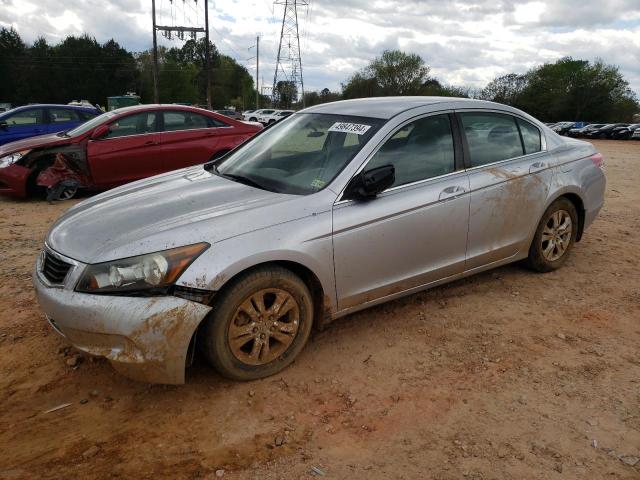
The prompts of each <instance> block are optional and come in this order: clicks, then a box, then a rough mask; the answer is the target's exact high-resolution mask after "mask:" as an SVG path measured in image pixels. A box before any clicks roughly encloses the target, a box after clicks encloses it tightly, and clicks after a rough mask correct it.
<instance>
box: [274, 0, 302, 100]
mask: <svg viewBox="0 0 640 480" xmlns="http://www.w3.org/2000/svg"><path fill="white" fill-rule="evenodd" d="M274 3H275V4H276V5H284V15H283V16H282V30H281V31H280V45H279V46H278V59H277V60H276V71H275V73H274V75H273V90H272V91H271V92H272V93H271V102H272V103H273V106H274V107H278V106H280V105H281V104H284V106H285V107H286V108H289V107H291V103H293V102H295V101H296V100H297V97H298V95H300V96H301V98H302V106H303V107H304V81H303V80H302V57H301V55H300V34H299V32H298V7H299V6H302V7H307V6H308V5H309V2H308V1H306V0H276V1H275V2H274ZM278 84H280V86H278Z"/></svg>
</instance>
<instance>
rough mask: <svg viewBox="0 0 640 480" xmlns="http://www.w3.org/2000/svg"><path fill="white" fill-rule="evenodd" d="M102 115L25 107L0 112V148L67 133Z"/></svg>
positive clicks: (52, 107)
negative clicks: (39, 136) (43, 136)
mask: <svg viewBox="0 0 640 480" xmlns="http://www.w3.org/2000/svg"><path fill="white" fill-rule="evenodd" d="M101 114H102V112H101V111H100V110H99V109H97V108H95V107H88V106H87V107H80V106H72V105H26V106H24V107H18V108H14V109H12V110H9V111H7V112H4V113H0V145H4V144H5V143H9V142H15V141H16V140H22V139H24V138H28V137H35V136H36V135H46V134H49V133H56V132H61V131H63V130H69V129H71V128H74V127H76V126H78V125H80V124H81V123H84V122H86V121H87V120H91V119H92V118H94V117H97V116H98V115H101Z"/></svg>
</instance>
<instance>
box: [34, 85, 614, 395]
mask: <svg viewBox="0 0 640 480" xmlns="http://www.w3.org/2000/svg"><path fill="white" fill-rule="evenodd" d="M604 189H605V176H604V172H603V159H602V156H601V155H600V154H599V153H597V152H596V150H595V149H594V147H593V146H592V145H591V144H590V143H586V142H582V141H578V140H573V139H567V138H563V137H559V136H558V135H556V134H555V133H554V132H552V131H551V130H550V129H549V128H547V127H546V126H544V125H543V124H542V123H540V122H539V121H537V120H536V119H534V118H532V117H530V116H529V115H527V114H526V113H523V112H521V111H519V110H516V109H514V108H511V107H507V106H504V105H499V104H496V103H490V102H484V101H477V100H468V99H455V98H438V97H403V98H371V99H361V100H351V101H343V102H336V103H330V104H324V105H319V106H315V107H312V108H308V109H306V110H303V111H301V112H298V113H295V114H294V115H292V116H290V117H289V118H287V119H286V120H283V121H282V122H279V123H278V124H276V125H275V126H273V127H272V128H269V129H266V130H265V131H263V132H262V133H260V134H259V135H257V136H255V137H254V138H252V139H251V140H250V141H248V142H247V143H245V144H243V145H242V146H240V147H238V148H237V149H236V150H234V151H232V152H231V153H230V154H228V155H226V156H225V157H223V158H221V159H218V160H216V161H215V162H212V163H208V164H205V165H202V166H196V167H192V168H188V169H184V170H178V171H175V172H171V173H168V174H164V175H160V176H157V177H154V178H150V179H146V180H142V181H139V182H136V183H132V184H129V185H126V186H124V187H120V188H117V189H114V190H111V191H109V192H106V193H104V194H101V195H98V196H95V197H93V198H91V199H88V200H86V201H84V202H82V203H80V204H78V205H76V206H74V207H73V208H71V209H70V210H69V211H68V212H67V213H65V214H64V215H63V216H62V217H61V218H60V219H59V220H58V221H57V222H56V223H55V224H54V225H53V227H52V228H51V230H50V231H49V233H48V235H47V237H46V241H45V245H44V249H43V251H42V254H41V255H40V257H39V258H38V260H37V262H36V266H35V272H34V276H33V282H34V285H35V288H36V291H37V296H38V300H39V302H40V305H41V307H42V309H43V310H44V312H45V314H46V316H47V318H48V321H49V322H50V324H51V325H52V327H53V328H54V329H55V330H56V331H57V332H58V333H60V334H61V335H63V336H64V337H66V338H67V339H68V341H69V342H70V343H72V344H73V345H75V346H76V347H77V348H79V349H81V350H83V351H85V352H88V353H90V354H94V355H101V356H104V357H106V358H107V359H109V360H110V362H111V363H112V364H113V366H114V367H115V368H116V369H118V370H120V371H121V372H123V373H125V374H126V375H128V376H130V377H132V378H136V379H139V380H143V381H148V382H160V383H182V382H184V379H185V368H186V366H187V364H188V363H189V362H190V360H191V359H192V358H193V352H194V350H195V348H196V347H198V349H199V350H201V351H202V353H203V354H204V356H205V358H206V359H207V360H208V361H209V362H210V363H211V365H212V366H213V367H215V368H216V369H217V370H218V371H219V372H220V373H221V374H222V375H224V376H226V377H229V378H232V379H238V380H250V379H256V378H261V377H265V376H267V375H271V374H274V373H276V372H278V371H280V370H282V369H283V368H285V367H286V366H287V365H289V364H290V363H291V362H292V361H293V360H294V359H295V358H296V356H297V355H298V354H299V353H300V352H301V351H302V349H303V347H304V345H305V343H306V342H307V340H308V338H309V335H310V333H311V330H312V327H314V326H315V327H316V328H322V327H324V326H325V325H326V324H327V323H328V322H330V321H331V320H334V319H336V318H338V317H342V316H344V315H347V314H349V313H351V312H355V311H357V310H361V309H363V308H366V307H369V306H372V305H375V304H378V303H381V302H385V301H388V300H391V299H394V298H398V297H400V296H403V295H408V294H411V293H413V292H417V291H419V290H423V289H426V288H431V287H434V286H436V285H440V284H442V283H445V282H449V281H452V280H456V279H459V278H462V277H465V276H468V275H472V274H474V273H477V272H481V271H483V270H487V269H490V268H494V267H497V266H500V265H504V264H507V263H511V262H516V261H520V260H524V261H525V263H526V264H527V265H528V266H529V267H530V268H531V269H533V270H535V271H538V272H548V271H551V270H554V269H557V268H559V267H560V266H561V265H562V264H563V263H564V262H565V260H566V259H567V256H568V255H569V252H570V250H571V248H572V247H573V245H574V244H575V242H577V241H579V240H580V238H581V237H582V235H583V233H584V231H585V229H586V228H587V227H588V226H589V225H590V224H591V222H592V221H593V220H594V218H595V217H596V215H597V214H598V212H599V210H600V209H601V207H602V205H603V201H604Z"/></svg>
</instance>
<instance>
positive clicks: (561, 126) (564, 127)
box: [551, 122, 588, 135]
mask: <svg viewBox="0 0 640 480" xmlns="http://www.w3.org/2000/svg"><path fill="white" fill-rule="evenodd" d="M587 125H588V123H587V122H559V123H557V124H555V125H554V126H553V127H551V130H553V131H554V132H556V133H557V134H558V135H568V134H569V130H571V129H573V128H583V127H586V126H587Z"/></svg>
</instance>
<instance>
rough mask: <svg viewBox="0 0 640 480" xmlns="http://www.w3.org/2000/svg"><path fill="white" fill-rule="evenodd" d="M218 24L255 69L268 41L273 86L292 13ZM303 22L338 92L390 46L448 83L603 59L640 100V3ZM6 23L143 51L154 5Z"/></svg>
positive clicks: (136, 1)
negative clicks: (417, 58) (569, 60)
mask: <svg viewBox="0 0 640 480" xmlns="http://www.w3.org/2000/svg"><path fill="white" fill-rule="evenodd" d="M203 3H204V0H198V1H197V2H195V1H194V0H185V2H183V1H182V0H173V3H171V2H170V0H156V8H157V10H158V17H159V18H158V23H159V24H167V23H169V24H171V23H173V24H187V25H190V24H195V23H197V22H199V21H200V22H202V21H203V17H204V10H203ZM209 17H210V25H211V39H212V41H213V42H214V43H215V44H216V45H217V46H218V48H219V49H220V50H221V51H222V52H224V53H226V54H228V55H230V56H232V57H233V58H235V59H236V60H237V61H239V62H240V63H242V64H244V65H246V66H247V68H248V69H249V71H250V72H251V73H252V74H255V60H249V58H250V57H252V56H253V55H254V50H248V48H249V47H250V46H251V45H253V44H255V37H256V35H260V37H261V40H260V54H261V55H260V56H261V66H260V71H261V77H262V78H264V84H265V85H271V83H272V82H273V70H274V64H275V58H276V54H277V47H278V39H279V33H280V22H281V18H282V6H281V5H274V4H273V0H209ZM299 22H300V34H301V46H302V57H303V69H304V78H305V87H306V89H321V88H324V87H328V88H330V89H332V90H338V89H339V88H340V83H341V82H343V81H345V80H346V79H347V78H348V77H349V76H350V75H351V74H352V73H353V72H355V71H356V70H358V69H360V68H362V67H363V66H365V65H366V64H367V63H368V62H369V61H370V60H371V59H373V58H374V57H375V56H377V55H380V53H381V52H382V51H383V50H385V49H395V48H399V49H402V50H404V51H406V52H411V53H417V54H419V55H421V56H422V58H423V59H424V60H425V61H426V62H427V64H428V65H430V66H431V68H432V75H434V76H436V77H437V78H438V79H440V80H441V81H444V82H445V83H450V84H455V85H467V86H473V87H482V86H484V85H485V84H486V83H487V82H488V81H490V80H491V79H492V78H494V77H495V76H498V75H502V74H505V73H510V72H516V73H522V72H525V71H526V70H527V69H528V68H529V67H531V66H533V65H537V64H540V63H543V62H548V61H554V60H556V59H558V58H560V57H563V56H567V55H570V56H573V57H574V58H582V59H589V60H593V59H595V58H598V57H599V58H602V59H603V60H604V61H605V62H607V63H612V64H615V65H617V66H619V67H620V70H621V71H622V73H623V74H624V76H625V77H626V78H627V80H628V81H629V82H630V84H631V87H632V88H633V89H634V90H635V91H636V92H637V93H638V94H639V95H640V0H535V1H527V0H518V1H514V0H464V1H460V2H458V1H455V0H454V1H443V0H402V1H392V0H309V7H306V8H305V9H302V8H301V9H300V11H299ZM0 25H1V26H11V25H12V26H13V27H14V28H16V29H17V30H18V32H19V33H20V35H22V37H23V39H25V40H26V41H27V42H31V41H33V40H34V39H35V38H37V37H38V36H44V37H45V38H47V40H49V41H50V42H54V43H55V42H56V41H58V40H60V39H61V38H64V37H65V36H66V35H69V34H80V33H83V32H87V33H89V34H91V35H93V36H95V37H96V38H97V39H98V40H99V41H105V40H108V39H109V38H112V37H113V38H114V39H115V40H116V41H118V42H119V43H120V44H122V45H123V46H125V47H126V48H128V49H130V50H134V51H140V50H144V49H147V48H150V46H151V42H152V40H151V38H152V37H151V0H63V1H61V0H0ZM159 38H160V39H161V40H160V43H161V44H165V45H170V44H173V45H178V44H179V42H178V41H177V40H173V41H169V40H166V39H164V38H162V37H159ZM261 82H262V80H261Z"/></svg>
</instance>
